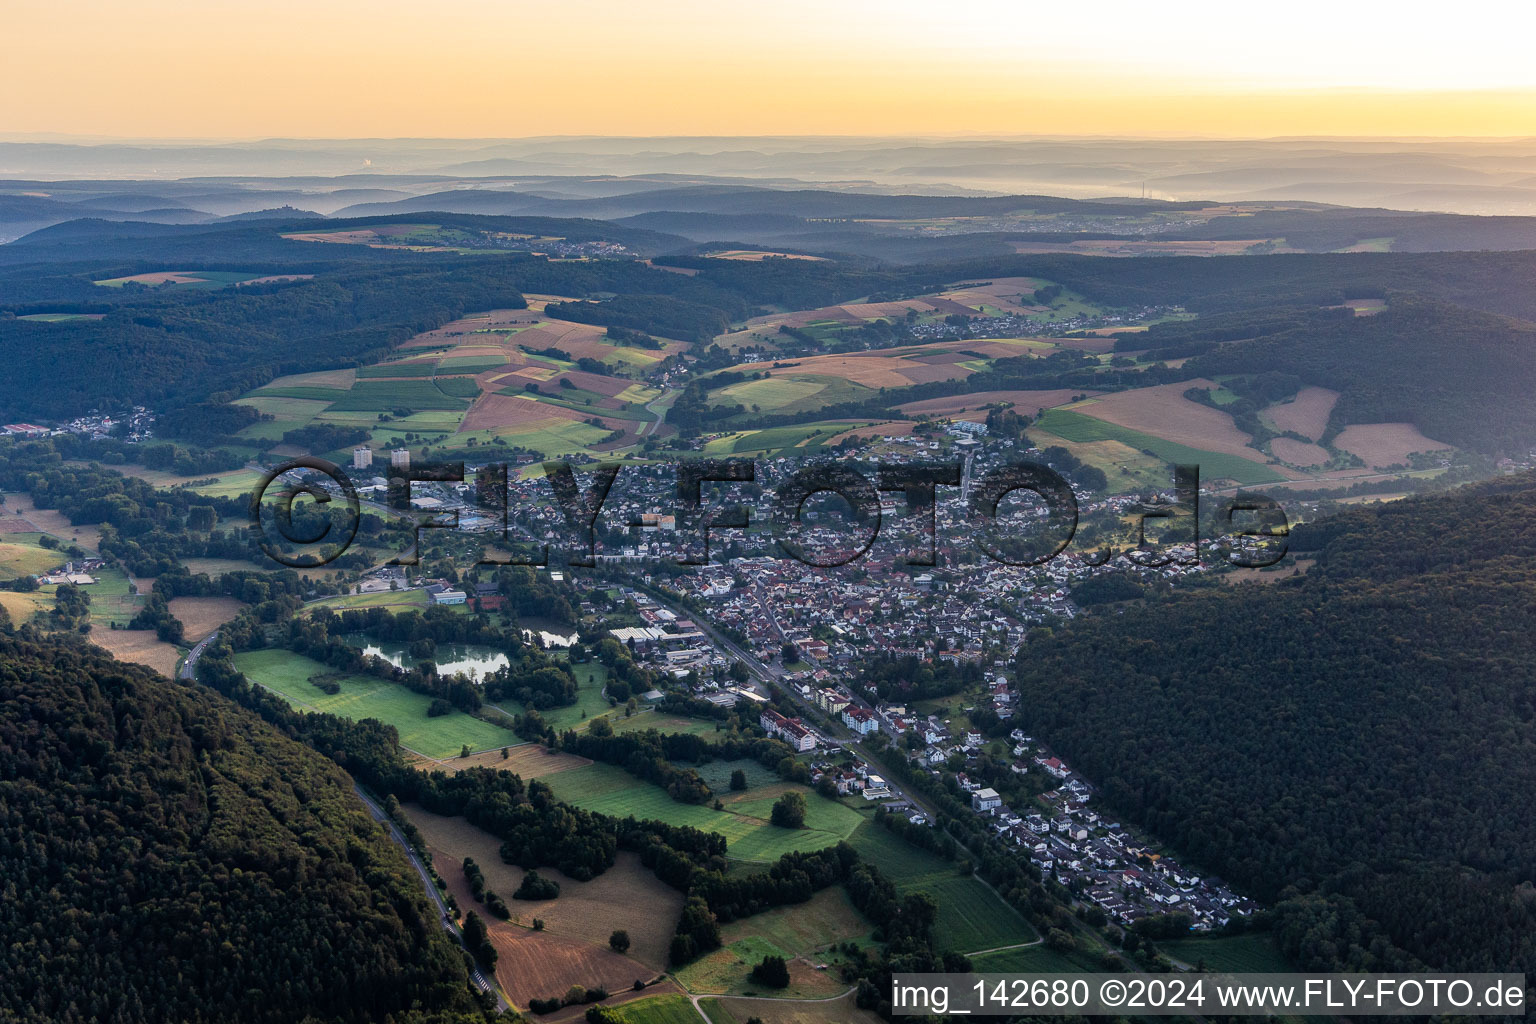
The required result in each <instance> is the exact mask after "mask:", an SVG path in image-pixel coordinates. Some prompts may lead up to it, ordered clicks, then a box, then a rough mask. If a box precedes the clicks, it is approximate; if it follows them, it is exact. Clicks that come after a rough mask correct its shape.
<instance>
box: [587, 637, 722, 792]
mask: <svg viewBox="0 0 1536 1024" xmlns="http://www.w3.org/2000/svg"><path fill="white" fill-rule="evenodd" d="M578 667H580V666H578ZM608 720H609V721H610V722H612V723H613V731H614V732H618V733H624V732H644V731H645V730H647V729H655V730H656V731H657V732H670V733H688V734H691V735H694V736H713V735H714V734H715V733H716V732H718V731H719V730H718V729H717V728H716V726H717V724H718V723H716V722H714V721H713V720H712V719H708V718H684V717H683V716H681V715H664V714H662V713H661V712H659V711H640V712H637V713H636V714H634V715H630V716H629V717H625V715H624V711H623V709H622V708H620V709H618V710H617V711H612V712H609V713H608ZM711 788H713V787H711Z"/></svg>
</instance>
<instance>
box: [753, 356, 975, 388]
mask: <svg viewBox="0 0 1536 1024" xmlns="http://www.w3.org/2000/svg"><path fill="white" fill-rule="evenodd" d="M940 348H942V346H923V347H913V348H893V349H884V350H882V351H880V352H878V353H875V352H871V353H856V354H850V355H826V356H806V357H804V358H800V359H794V360H790V361H787V362H781V365H778V366H775V365H774V364H773V363H772V362H763V363H746V364H743V365H741V366H737V367H735V369H736V370H738V371H740V372H742V373H746V374H753V373H757V372H759V371H762V372H766V373H768V374H769V376H772V377H788V376H804V375H808V374H815V375H821V376H827V377H841V378H843V379H844V380H848V381H852V382H853V383H855V384H862V385H863V386H865V387H867V388H904V387H907V386H909V385H911V384H914V383H926V382H927V381H931V380H951V379H954V378H956V377H966V376H969V375H970V373H971V371H970V370H969V369H967V368H966V367H964V366H961V365H959V364H951V365H948V366H932V365H928V364H925V363H919V362H917V361H916V360H915V359H913V358H909V357H913V356H920V355H925V354H930V353H932V352H935V351H938V350H940Z"/></svg>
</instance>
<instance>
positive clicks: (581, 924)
mask: <svg viewBox="0 0 1536 1024" xmlns="http://www.w3.org/2000/svg"><path fill="white" fill-rule="evenodd" d="M405 812H406V816H407V817H409V818H410V820H411V822H412V823H413V824H414V825H415V826H416V827H417V828H419V829H420V830H421V834H422V836H424V837H425V838H426V841H427V846H428V847H429V849H430V850H431V853H432V864H433V866H434V867H435V868H437V872H438V874H440V875H442V876H443V879H444V880H445V881H446V882H447V883H448V889H449V891H450V892H452V893H453V895H454V898H455V899H457V900H458V901H459V907H460V909H462V910H466V911H467V910H471V909H474V908H476V907H478V906H479V904H477V903H476V902H475V900H474V897H473V896H471V895H470V892H469V885H468V883H466V882H465V880H464V868H463V864H464V858H465V857H473V858H474V860H475V863H476V864H478V865H479V866H480V870H481V871H482V872H484V874H485V884H486V887H487V888H489V889H491V890H492V891H494V892H495V893H497V894H498V895H500V896H501V898H502V899H504V900H506V902H507V906H508V907H509V908H510V909H511V911H512V920H511V921H508V922H504V923H502V922H498V923H497V925H496V926H495V927H500V928H504V929H508V930H513V931H522V932H527V934H530V935H533V934H536V933H533V932H532V931H531V930H530V929H531V927H532V921H533V919H534V918H535V917H537V918H539V919H541V920H542V921H543V922H544V931H543V933H542V934H543V935H545V936H550V937H553V938H556V939H560V940H563V941H566V942H573V943H575V944H577V945H582V946H587V947H596V951H597V952H600V953H602V954H603V956H604V957H605V958H612V960H613V961H614V963H610V964H608V965H607V966H608V969H610V970H611V969H613V968H617V969H618V970H619V971H620V972H621V973H620V974H618V975H616V976H605V977H599V978H590V979H585V980H584V979H582V978H579V977H573V978H571V979H570V980H568V981H567V982H566V983H565V985H562V986H561V987H560V988H558V989H555V990H553V991H551V990H543V991H542V992H541V991H538V990H536V991H534V992H533V993H532V994H533V995H534V996H535V997H537V996H539V995H541V994H542V995H553V994H555V993H557V992H563V991H564V990H565V989H566V988H567V987H569V986H570V985H572V984H580V985H588V984H591V983H592V982H596V981H602V982H605V983H607V984H608V989H609V991H617V990H618V989H619V988H627V987H628V986H629V985H630V983H632V982H633V981H634V980H635V979H636V978H646V979H647V980H648V979H649V978H650V977H652V976H654V974H656V973H657V972H660V971H662V970H665V969H666V965H667V946H668V945H669V944H670V943H671V941H672V930H673V928H674V927H675V926H676V925H677V918H678V915H679V914H681V913H682V910H683V894H682V893H680V892H678V891H677V890H676V889H673V888H672V887H671V886H668V885H663V884H662V883H661V882H660V881H659V880H658V879H657V878H656V876H655V875H654V874H652V873H651V872H650V871H648V870H647V869H646V868H645V867H644V866H642V865H641V863H640V857H639V855H638V854H634V853H620V854H619V856H618V858H617V860H615V861H614V865H613V867H611V868H609V869H608V870H607V871H604V872H603V873H602V874H601V875H598V876H597V877H596V878H594V879H592V881H590V882H578V881H576V880H575V879H572V878H568V877H567V876H565V875H564V874H561V873H560V872H559V871H556V870H555V869H554V868H540V869H539V874H540V875H541V876H543V877H545V878H550V879H553V880H554V881H556V882H558V883H560V896H559V898H557V899H553V900H538V901H529V900H515V899H513V898H512V894H513V893H514V892H516V891H517V887H518V886H519V885H521V884H522V881H523V876H524V875H525V874H526V872H525V871H523V869H522V868H520V867H517V866H516V865H512V864H507V863H504V862H503V861H502V859H501V840H499V839H497V838H496V837H495V836H493V835H491V834H490V833H489V832H485V831H483V830H481V829H479V828H476V827H475V826H474V825H471V824H470V823H469V822H467V821H465V820H464V819H463V818H449V817H444V816H443V815H440V814H432V813H431V812H429V811H426V810H423V809H422V808H420V807H417V806H415V805H408V806H407V807H406V808H405ZM480 916H481V917H484V918H486V919H487V922H488V923H489V922H491V921H494V920H495V919H494V918H491V917H489V916H488V915H487V914H486V913H485V911H484V909H483V908H482V909H481V910H480ZM616 928H622V929H624V930H625V931H627V932H629V939H630V947H629V952H628V954H626V955H625V956H619V955H618V954H616V953H613V952H612V951H611V950H609V948H608V936H609V935H611V934H612V933H613V931H614V929H616Z"/></svg>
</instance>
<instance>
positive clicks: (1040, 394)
mask: <svg viewBox="0 0 1536 1024" xmlns="http://www.w3.org/2000/svg"><path fill="white" fill-rule="evenodd" d="M1099 394H1100V392H1097V391H1086V392H1085V391H1070V390H1067V389H1066V388H1058V389H1056V390H1054V391H974V392H972V393H970V394H968V395H948V396H946V397H944V398H929V399H925V400H923V401H921V402H907V403H906V404H904V405H900V406H898V407H897V408H899V409H900V410H901V411H902V412H904V413H909V414H911V415H913V416H959V415H961V414H962V413H967V412H974V411H976V410H980V409H985V408H986V407H987V406H988V405H993V404H996V403H1000V402H1001V403H1006V404H1008V405H1012V406H1013V407H1014V410H1015V411H1016V412H1020V413H1023V414H1024V415H1026V416H1038V415H1040V410H1041V409H1054V408H1055V407H1056V406H1058V405H1067V404H1068V403H1070V402H1072V401H1073V400H1075V399H1076V398H1077V397H1078V396H1079V395H1087V396H1088V397H1089V398H1093V397H1096V396H1097V395H1099Z"/></svg>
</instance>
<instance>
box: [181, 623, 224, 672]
mask: <svg viewBox="0 0 1536 1024" xmlns="http://www.w3.org/2000/svg"><path fill="white" fill-rule="evenodd" d="M218 635H219V631H218V630H214V631H213V632H212V633H209V634H208V635H207V636H205V637H203V638H202V639H201V640H199V641H198V642H197V644H196V645H195V646H194V647H193V648H192V649H191V650H190V651H188V652H187V657H186V660H185V661H183V662H182V663H181V670H180V671H178V672H177V673H176V677H177V678H178V679H195V678H197V659H198V658H201V657H202V656H203V648H205V647H207V646H208V645H209V644H210V643H211V642H212V641H213V639H214V638H215V637H217V636H218Z"/></svg>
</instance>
